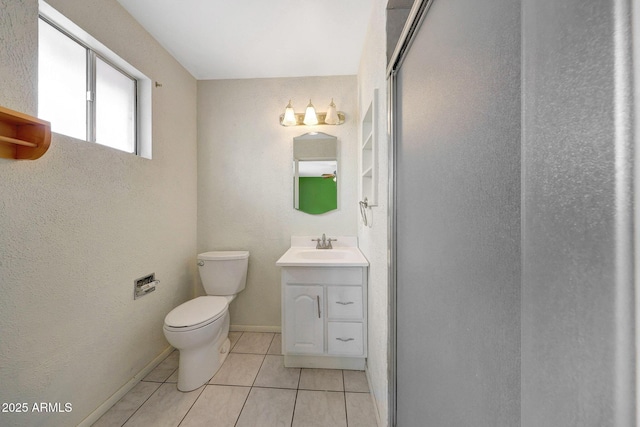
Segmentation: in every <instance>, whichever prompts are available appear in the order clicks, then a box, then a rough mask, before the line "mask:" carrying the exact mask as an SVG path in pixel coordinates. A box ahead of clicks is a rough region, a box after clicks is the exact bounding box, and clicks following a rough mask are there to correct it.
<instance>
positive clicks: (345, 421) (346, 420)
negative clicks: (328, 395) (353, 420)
mask: <svg viewBox="0 0 640 427" xmlns="http://www.w3.org/2000/svg"><path fill="white" fill-rule="evenodd" d="M342 393H343V394H342V395H343V396H344V423H345V425H346V426H347V427H349V414H348V413H347V384H346V381H345V380H344V369H343V370H342Z"/></svg>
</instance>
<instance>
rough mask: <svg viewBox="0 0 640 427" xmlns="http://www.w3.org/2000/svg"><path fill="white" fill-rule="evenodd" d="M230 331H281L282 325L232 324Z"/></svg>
mask: <svg viewBox="0 0 640 427" xmlns="http://www.w3.org/2000/svg"><path fill="white" fill-rule="evenodd" d="M229 330H230V331H233V332H277V333H280V332H281V331H282V328H281V327H280V326H258V325H231V326H230V327H229Z"/></svg>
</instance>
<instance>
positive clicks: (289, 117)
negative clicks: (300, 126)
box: [282, 100, 297, 126]
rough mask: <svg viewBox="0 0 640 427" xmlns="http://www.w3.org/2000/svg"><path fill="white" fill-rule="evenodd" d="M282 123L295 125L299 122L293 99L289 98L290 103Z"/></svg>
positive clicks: (285, 110)
mask: <svg viewBox="0 0 640 427" xmlns="http://www.w3.org/2000/svg"><path fill="white" fill-rule="evenodd" d="M282 124H283V125H284V126H295V125H296V124H297V120H296V113H295V111H293V107H292V106H291V100H289V103H288V104H287V106H286V108H285V109H284V117H283V119H282Z"/></svg>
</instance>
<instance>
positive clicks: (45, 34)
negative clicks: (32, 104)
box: [38, 19, 87, 140]
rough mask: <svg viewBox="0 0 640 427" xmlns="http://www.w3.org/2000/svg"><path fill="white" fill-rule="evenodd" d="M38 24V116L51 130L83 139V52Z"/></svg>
mask: <svg viewBox="0 0 640 427" xmlns="http://www.w3.org/2000/svg"><path fill="white" fill-rule="evenodd" d="M38 22H39V24H38V30H39V32H38V43H39V48H38V116H39V117H41V118H43V119H44V120H47V121H50V122H51V130H52V131H54V132H58V133H62V134H64V135H69V136H72V137H74V138H78V139H85V140H86V139H87V83H86V82H87V71H86V70H87V68H86V67H87V65H86V64H87V49H86V48H85V47H83V46H82V45H80V44H78V43H76V42H75V41H74V40H72V39H71V38H69V37H67V36H66V35H64V34H63V33H61V32H60V31H58V30H56V29H55V28H53V27H52V26H51V25H49V24H47V23H46V22H44V21H43V20H42V19H39V20H38Z"/></svg>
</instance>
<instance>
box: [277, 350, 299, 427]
mask: <svg viewBox="0 0 640 427" xmlns="http://www.w3.org/2000/svg"><path fill="white" fill-rule="evenodd" d="M282 363H284V359H283V361H282ZM303 369H304V368H300V375H298V385H297V386H296V398H295V400H294V401H293V411H292V412H291V424H290V425H291V426H292V427H293V419H294V418H295V416H296V406H298V393H299V392H300V380H302V370H303Z"/></svg>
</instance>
